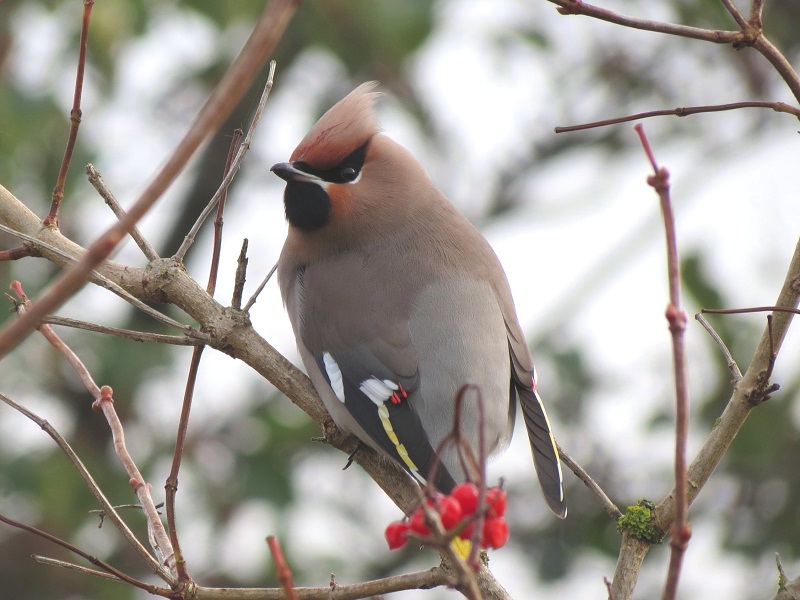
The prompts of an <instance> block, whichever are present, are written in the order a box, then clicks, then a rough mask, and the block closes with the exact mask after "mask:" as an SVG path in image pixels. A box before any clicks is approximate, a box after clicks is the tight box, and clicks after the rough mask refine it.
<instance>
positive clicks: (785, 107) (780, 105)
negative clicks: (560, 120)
mask: <svg viewBox="0 0 800 600" xmlns="http://www.w3.org/2000/svg"><path fill="white" fill-rule="evenodd" d="M740 108H770V109H772V110H774V111H775V112H779V113H787V114H790V115H794V116H795V117H797V118H798V119H800V108H797V107H796V106H791V105H790V104H786V103H785V102H760V101H753V102H731V103H730V104H712V105H709V106H686V107H680V108H673V109H664V110H649V111H646V112H640V113H636V114H633V115H626V116H624V117H616V118H614V119H604V120H602V121H593V122H591V123H583V124H581V125H568V126H566V127H562V126H559V127H555V128H554V131H555V132H556V133H569V132H572V131H581V130H584V129H592V128H595V127H606V126H607V125H617V124H619V123H628V122H630V121H638V120H640V119H649V118H652V117H664V116H674V117H687V116H689V115H696V114H700V113H712V112H722V111H726V110H738V109H740Z"/></svg>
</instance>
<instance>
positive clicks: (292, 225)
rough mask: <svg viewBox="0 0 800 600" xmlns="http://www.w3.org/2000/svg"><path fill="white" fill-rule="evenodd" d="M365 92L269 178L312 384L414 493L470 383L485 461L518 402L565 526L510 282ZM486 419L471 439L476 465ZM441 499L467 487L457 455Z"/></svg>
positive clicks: (441, 471)
mask: <svg viewBox="0 0 800 600" xmlns="http://www.w3.org/2000/svg"><path fill="white" fill-rule="evenodd" d="M375 85H376V83H375V82H371V83H365V84H363V85H361V86H359V87H358V88H356V89H355V90H354V91H353V92H351V93H350V94H349V95H348V96H347V97H345V98H344V99H343V100H341V101H340V102H339V103H338V104H336V105H335V106H333V108H331V109H330V110H329V111H328V112H326V113H325V114H324V115H323V116H322V117H321V118H320V119H319V121H317V123H316V124H315V125H314V126H313V127H312V128H311V131H309V132H308V134H307V135H306V136H305V138H303V140H302V141H301V142H300V144H299V145H298V146H297V148H296V149H295V150H294V152H293V153H292V155H291V157H290V159H289V162H286V163H279V164H276V165H274V166H273V167H272V171H273V172H274V173H275V174H276V175H278V176H279V177H280V178H282V179H284V180H285V181H286V190H285V192H284V205H285V210H286V219H287V220H288V222H289V232H288V235H287V238H286V242H285V244H284V246H283V250H282V252H281V256H280V259H279V261H278V281H279V283H280V288H281V294H282V296H283V301H284V303H285V305H286V308H287V311H288V313H289V318H290V320H291V322H292V327H293V329H294V333H295V336H296V338H297V345H298V348H299V351H300V356H301V357H302V360H303V363H304V364H305V366H306V369H307V371H308V375H309V377H310V378H311V381H312V382H313V384H314V387H315V388H316V390H317V392H318V393H319V395H320V397H321V398H322V400H323V401H324V403H325V406H326V407H327V409H328V411H329V412H330V414H331V417H332V418H333V420H334V421H335V422H336V424H337V426H338V427H340V428H341V429H343V430H345V431H347V432H350V433H352V434H354V435H355V436H357V437H358V438H359V439H360V440H361V441H362V442H364V443H365V444H368V445H369V446H371V447H372V448H374V449H375V450H377V451H378V452H380V453H382V454H383V455H385V456H388V457H390V458H392V459H393V460H395V461H397V462H398V463H399V464H400V465H401V466H402V467H404V468H405V469H406V470H407V471H408V472H409V473H410V474H411V475H412V476H414V477H415V478H416V479H417V480H418V481H420V482H424V481H425V478H427V477H429V474H430V472H431V469H432V467H433V466H434V462H436V460H437V459H436V449H437V447H438V446H439V444H440V442H441V441H442V439H443V438H444V437H445V436H446V435H447V434H448V433H449V432H450V431H452V429H453V418H454V408H455V398H456V395H457V394H458V392H459V390H460V389H461V388H462V386H464V385H465V384H472V385H473V386H475V387H474V388H470V389H477V390H479V391H480V395H481V397H482V398H483V404H484V434H485V438H484V439H485V447H486V449H487V451H488V452H489V453H490V454H491V453H495V452H497V451H498V450H501V449H503V448H505V446H506V445H507V444H508V441H509V439H510V437H511V429H512V425H513V420H514V415H515V411H516V408H515V407H516V399H517V398H519V401H520V405H521V406H522V412H523V416H524V419H525V425H526V427H527V430H528V436H529V438H530V443H531V449H532V452H533V458H534V463H535V465H536V471H537V473H538V477H539V482H540V484H541V487H542V490H543V492H544V495H545V498H546V499H547V503H548V504H549V506H550V508H551V509H552V510H553V512H555V514H556V515H558V516H559V517H564V516H565V515H566V512H567V507H566V501H565V498H564V490H563V486H562V477H561V467H560V465H559V458H558V451H557V449H556V445H555V442H554V440H553V436H552V434H551V433H550V423H549V421H548V419H547V414H546V413H545V409H544V406H543V405H542V401H541V399H540V398H539V395H538V393H537V392H536V387H535V386H536V384H535V381H534V377H533V363H532V360H531V356H530V353H529V350H528V346H527V343H526V342H525V337H524V336H523V334H522V330H521V329H520V326H519V323H518V322H517V316H516V311H515V308H514V301H513V299H512V298H511V292H510V289H509V286H508V282H507V280H506V276H505V273H504V272H503V268H502V267H501V266H500V263H499V261H498V259H497V257H496V256H495V254H494V252H493V251H492V248H491V247H490V246H489V243H488V242H487V241H486V240H485V239H484V237H483V236H482V235H481V234H480V233H479V232H478V230H477V229H475V227H473V226H472V224H471V223H470V222H469V221H468V220H467V219H466V218H465V217H464V216H463V215H461V214H460V213H459V212H458V211H457V210H456V209H455V207H454V206H453V205H452V204H451V203H450V202H449V201H448V200H447V198H445V197H444V195H443V194H442V193H441V192H440V191H439V190H437V189H436V187H435V186H434V184H433V182H432V181H431V180H430V179H429V178H428V176H427V174H426V173H425V171H424V169H423V167H422V165H421V164H420V163H419V162H418V161H417V160H416V159H415V158H414V157H413V156H411V154H410V153H409V152H408V151H407V150H405V149H404V148H403V147H401V146H400V145H398V144H397V143H395V142H394V141H392V140H391V139H389V138H388V137H386V136H385V135H383V134H381V133H380V130H379V128H378V125H377V122H376V120H375V115H374V111H373V104H374V102H375V99H376V97H377V96H378V95H379V94H378V93H376V92H374V91H373V88H374V87H375ZM478 429H479V417H478V410H477V408H476V405H475V403H467V404H466V405H465V409H464V414H463V416H462V422H461V431H462V433H463V434H464V436H465V438H466V439H467V440H468V441H469V443H470V444H471V445H472V448H473V450H474V451H475V453H476V455H477V452H478V439H479V432H478ZM440 458H441V461H440V462H438V463H437V469H436V476H435V479H434V481H433V483H434V485H435V486H436V487H437V488H438V489H439V490H440V491H442V492H444V493H448V492H449V491H450V490H451V489H452V488H453V487H454V485H455V483H456V482H460V481H464V480H465V479H466V478H467V474H466V473H465V471H464V466H463V464H462V462H461V461H460V460H459V457H458V453H457V451H456V449H455V448H454V447H452V446H447V447H446V448H445V449H444V451H443V452H442V453H441V455H440Z"/></svg>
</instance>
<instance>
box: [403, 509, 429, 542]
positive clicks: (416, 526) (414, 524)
mask: <svg viewBox="0 0 800 600" xmlns="http://www.w3.org/2000/svg"><path fill="white" fill-rule="evenodd" d="M408 526H409V528H410V529H411V531H413V532H414V533H416V534H417V535H422V536H426V535H429V534H430V532H431V530H430V529H428V526H427V525H426V524H425V514H424V513H423V512H422V509H421V508H418V509H417V510H415V511H414V514H413V515H411V520H410V521H409V522H408Z"/></svg>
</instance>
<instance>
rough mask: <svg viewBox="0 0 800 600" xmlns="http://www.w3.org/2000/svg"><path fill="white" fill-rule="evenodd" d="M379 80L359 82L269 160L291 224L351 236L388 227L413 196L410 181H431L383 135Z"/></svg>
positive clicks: (419, 166) (306, 231)
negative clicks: (285, 158)
mask: <svg viewBox="0 0 800 600" xmlns="http://www.w3.org/2000/svg"><path fill="white" fill-rule="evenodd" d="M376 85H377V83H376V82H374V81H373V82H368V83H364V84H362V85H360V86H359V87H357V88H356V89H355V90H353V91H352V92H350V94H348V95H347V96H346V97H345V98H343V99H342V100H340V101H339V102H338V103H337V104H335V105H334V106H333V107H332V108H331V109H330V110H328V112H326V113H325V114H324V115H322V117H320V119H319V121H317V122H316V124H315V125H314V126H313V127H312V128H311V130H310V131H309V132H308V133H307V134H306V136H305V137H304V138H303V140H302V141H301V142H300V144H299V145H298V146H297V148H295V150H294V152H292V155H291V157H290V158H289V162H283V163H278V164H276V165H273V166H272V169H271V170H272V172H273V173H275V174H276V175H277V176H278V177H280V178H281V179H283V180H285V181H286V190H285V192H284V196H283V198H284V207H285V210H286V219H287V220H288V221H289V224H290V226H291V228H294V229H295V230H299V231H301V232H304V233H307V234H314V233H316V232H319V233H322V232H325V233H326V234H330V235H336V236H341V235H345V236H347V237H351V235H352V234H355V235H356V236H363V232H364V230H367V229H370V230H372V231H375V230H376V229H380V228H381V227H382V226H388V227H391V226H392V224H393V221H394V225H395V226H396V221H397V219H398V218H400V216H401V215H400V213H401V212H402V211H405V210H406V209H407V208H408V206H409V205H410V204H413V203H414V202H413V201H409V199H408V198H405V196H407V195H408V192H409V190H412V189H413V188H414V182H425V181H429V180H428V178H427V176H426V175H425V173H424V171H423V169H422V166H421V165H419V163H418V162H417V161H416V160H415V159H414V158H413V157H412V156H411V155H410V154H409V153H408V152H407V151H406V150H405V149H404V148H402V147H401V146H399V145H398V144H396V143H395V142H393V141H391V140H390V139H389V138H387V137H385V136H383V135H380V134H379V132H380V128H379V127H378V123H377V121H376V119H375V113H374V110H373V105H374V103H375V100H376V99H377V97H378V96H380V94H379V93H378V92H375V91H373V90H374V88H375V86H376Z"/></svg>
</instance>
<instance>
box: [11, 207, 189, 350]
mask: <svg viewBox="0 0 800 600" xmlns="http://www.w3.org/2000/svg"><path fill="white" fill-rule="evenodd" d="M0 231H5V232H6V233H9V234H11V235H13V236H15V237H18V238H19V239H21V240H25V241H27V242H30V243H32V244H35V245H36V246H38V247H40V248H44V249H45V250H48V251H50V252H52V253H53V254H57V255H58V256H60V257H62V258H64V259H66V260H67V261H69V262H70V263H73V264H78V263H79V259H78V258H75V257H74V256H72V255H71V254H69V253H68V252H65V251H64V250H61V249H60V248H56V247H55V246H53V245H52V244H48V243H47V242H45V241H42V240H39V239H37V238H35V237H33V236H32V235H28V234H26V233H22V232H21V231H16V230H14V229H11V228H10V227H6V226H5V225H3V224H2V223H0ZM91 275H92V277H93V278H94V279H95V280H96V281H97V283H98V285H100V286H102V287H104V288H106V289H107V290H109V291H110V292H113V293H114V294H116V295H117V296H119V297H120V298H122V299H123V300H125V302H127V303H128V304H130V305H131V306H134V307H135V308H138V309H139V310H140V311H142V312H143V313H145V314H146V315H148V316H150V317H152V318H153V319H155V320H156V321H158V322H160V323H163V324H164V325H166V326H168V327H172V328H173V329H177V330H179V331H182V332H184V333H185V334H186V335H189V336H191V335H194V334H195V333H196V330H195V329H194V328H192V327H190V326H188V325H184V324H183V323H179V322H178V321H176V320H175V319H172V318H170V317H168V316H167V315H165V314H164V313H162V312H159V311H157V310H156V309H154V308H152V307H150V306H148V305H147V304H145V303H144V302H142V301H141V300H139V299H138V298H136V297H135V296H134V295H133V294H131V293H129V292H128V291H126V290H125V289H124V288H122V286H120V285H118V284H117V283H115V282H113V281H111V280H110V279H109V278H108V277H106V276H105V275H103V274H102V273H100V272H98V271H95V270H92V271H91ZM31 310H35V308H32V309H31ZM30 312H31V311H28V313H27V314H30ZM25 318H27V316H26V317H25ZM20 320H21V321H22V320H24V319H20ZM34 329H35V328H34Z"/></svg>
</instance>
